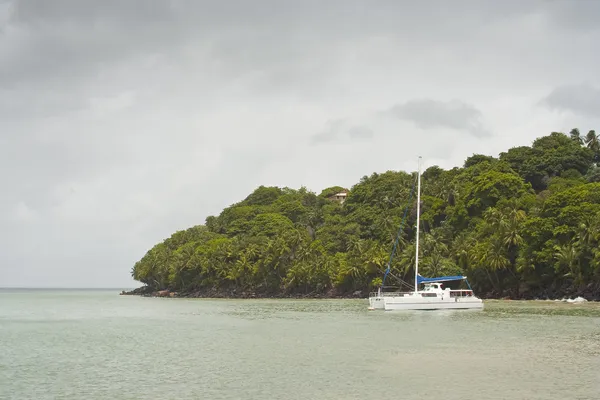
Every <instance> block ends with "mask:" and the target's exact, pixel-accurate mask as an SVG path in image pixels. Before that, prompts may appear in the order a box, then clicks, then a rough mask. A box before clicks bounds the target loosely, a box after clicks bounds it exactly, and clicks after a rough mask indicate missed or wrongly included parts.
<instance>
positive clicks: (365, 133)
mask: <svg viewBox="0 0 600 400" xmlns="http://www.w3.org/2000/svg"><path fill="white" fill-rule="evenodd" d="M373 135H374V133H373V130H371V129H370V128H368V127H366V126H353V127H351V128H350V129H348V136H350V137H351V138H353V139H369V138H372V137H373Z"/></svg>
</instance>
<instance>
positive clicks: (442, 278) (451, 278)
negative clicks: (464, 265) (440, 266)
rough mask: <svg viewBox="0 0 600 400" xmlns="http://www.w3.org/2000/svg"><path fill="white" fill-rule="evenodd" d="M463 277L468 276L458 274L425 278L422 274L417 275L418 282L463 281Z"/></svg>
mask: <svg viewBox="0 0 600 400" xmlns="http://www.w3.org/2000/svg"><path fill="white" fill-rule="evenodd" d="M463 279H467V277H466V276H461V275H456V276H440V277H438V278H424V277H422V276H421V275H418V276H417V283H418V284H421V283H426V282H449V281H462V280H463Z"/></svg>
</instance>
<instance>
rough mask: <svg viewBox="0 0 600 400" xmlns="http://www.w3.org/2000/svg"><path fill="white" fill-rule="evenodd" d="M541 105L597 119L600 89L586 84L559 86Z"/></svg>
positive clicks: (599, 106)
mask: <svg viewBox="0 0 600 400" xmlns="http://www.w3.org/2000/svg"><path fill="white" fill-rule="evenodd" d="M541 104H543V105H545V106H547V107H549V108H550V109H554V110H563V111H572V112H575V113H578V114H582V115H588V116H591V117H597V116H598V110H600V89H598V88H596V87H594V86H592V85H590V84H585V83H582V84H577V85H565V86H559V87H557V88H555V89H554V90H552V91H551V92H550V93H549V94H548V96H546V97H545V98H543V99H542V100H541Z"/></svg>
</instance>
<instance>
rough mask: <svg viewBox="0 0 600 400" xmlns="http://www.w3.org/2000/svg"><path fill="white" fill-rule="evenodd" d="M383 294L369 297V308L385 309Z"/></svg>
mask: <svg viewBox="0 0 600 400" xmlns="http://www.w3.org/2000/svg"><path fill="white" fill-rule="evenodd" d="M384 309H385V305H384V301H383V296H374V297H369V310H384Z"/></svg>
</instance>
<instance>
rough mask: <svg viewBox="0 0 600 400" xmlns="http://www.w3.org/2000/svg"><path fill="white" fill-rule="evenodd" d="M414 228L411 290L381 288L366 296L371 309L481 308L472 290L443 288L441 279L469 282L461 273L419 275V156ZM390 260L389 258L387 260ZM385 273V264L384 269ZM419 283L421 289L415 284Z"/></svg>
mask: <svg viewBox="0 0 600 400" xmlns="http://www.w3.org/2000/svg"><path fill="white" fill-rule="evenodd" d="M417 174H418V175H417V231H416V240H415V247H416V249H415V282H414V291H412V292H383V291H382V290H381V288H379V290H378V291H377V292H375V293H371V295H370V296H369V309H371V310H377V309H379V310H386V311H391V310H444V309H483V301H482V300H481V299H480V298H478V297H477V296H475V294H474V293H473V290H472V289H471V288H470V286H469V289H468V290H463V289H459V290H452V289H450V288H448V287H444V283H445V282H452V281H462V280H464V281H465V282H466V283H467V285H468V284H469V283H468V281H467V278H466V277H465V276H462V275H458V276H442V277H437V278H425V277H423V276H421V275H420V274H419V234H420V214H421V157H419V168H418V172H417ZM390 263H391V261H390ZM387 272H389V265H388V271H386V274H387ZM420 284H423V285H424V287H423V289H422V290H419V285H420Z"/></svg>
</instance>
